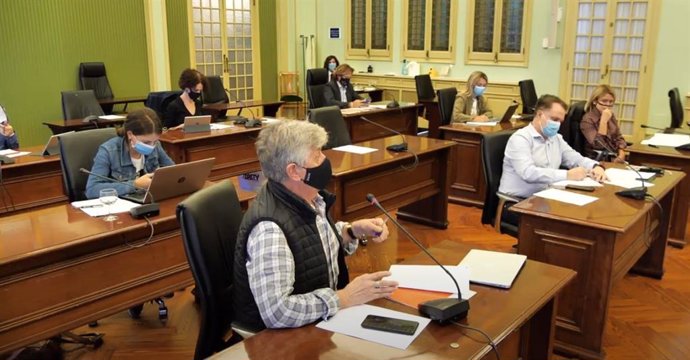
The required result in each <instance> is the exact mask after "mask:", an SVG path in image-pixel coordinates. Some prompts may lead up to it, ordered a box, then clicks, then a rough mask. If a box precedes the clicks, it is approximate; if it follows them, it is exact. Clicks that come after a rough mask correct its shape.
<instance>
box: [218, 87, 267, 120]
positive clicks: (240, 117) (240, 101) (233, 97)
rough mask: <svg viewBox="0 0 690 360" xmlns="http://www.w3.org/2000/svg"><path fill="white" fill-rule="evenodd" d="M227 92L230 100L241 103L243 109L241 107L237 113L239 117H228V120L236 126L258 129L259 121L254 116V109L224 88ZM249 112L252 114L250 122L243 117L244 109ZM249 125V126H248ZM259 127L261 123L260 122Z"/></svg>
mask: <svg viewBox="0 0 690 360" xmlns="http://www.w3.org/2000/svg"><path fill="white" fill-rule="evenodd" d="M223 90H225V92H226V93H227V94H228V96H229V97H230V98H232V99H233V100H234V101H235V102H236V103H239V104H240V105H241V106H242V107H240V111H238V112H237V115H234V116H228V119H230V120H231V121H232V122H233V123H234V124H235V125H245V126H246V127H256V126H257V125H256V124H257V120H256V114H254V111H253V110H252V108H250V107H247V104H245V103H244V101H242V100H240V99H238V98H237V97H236V96H235V95H234V94H233V93H232V92H231V91H230V90H228V89H226V88H223ZM245 108H246V109H247V110H249V113H250V114H252V119H251V120H249V119H247V118H246V117H244V116H241V115H240V114H242V110H244V109H245ZM247 123H249V124H247ZM258 123H259V126H260V124H261V122H260V121H259V122H258Z"/></svg>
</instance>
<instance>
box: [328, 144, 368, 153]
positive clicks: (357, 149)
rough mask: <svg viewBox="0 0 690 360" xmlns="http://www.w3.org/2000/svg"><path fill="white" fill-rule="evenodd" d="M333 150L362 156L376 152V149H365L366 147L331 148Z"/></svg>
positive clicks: (346, 146) (345, 146) (344, 146)
mask: <svg viewBox="0 0 690 360" xmlns="http://www.w3.org/2000/svg"><path fill="white" fill-rule="evenodd" d="M333 150H336V151H343V152H348V153H352V154H360V155H363V154H368V153H371V152H374V151H377V150H378V149H376V148H370V147H366V146H357V145H343V146H338V147H335V148H333Z"/></svg>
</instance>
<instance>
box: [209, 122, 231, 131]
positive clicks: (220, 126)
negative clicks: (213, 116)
mask: <svg viewBox="0 0 690 360" xmlns="http://www.w3.org/2000/svg"><path fill="white" fill-rule="evenodd" d="M231 127H233V126H232V125H228V124H219V123H212V124H211V130H223V129H229V128H231Z"/></svg>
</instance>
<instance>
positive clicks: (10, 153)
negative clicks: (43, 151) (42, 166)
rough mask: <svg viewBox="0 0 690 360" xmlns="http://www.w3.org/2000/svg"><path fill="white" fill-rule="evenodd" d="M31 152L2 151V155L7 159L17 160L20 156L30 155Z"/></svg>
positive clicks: (0, 152)
mask: <svg viewBox="0 0 690 360" xmlns="http://www.w3.org/2000/svg"><path fill="white" fill-rule="evenodd" d="M29 154H31V151H17V150H12V149H5V150H0V155H5V156H7V157H11V158H16V157H19V156H24V155H29Z"/></svg>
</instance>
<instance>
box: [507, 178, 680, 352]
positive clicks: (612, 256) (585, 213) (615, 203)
mask: <svg viewBox="0 0 690 360" xmlns="http://www.w3.org/2000/svg"><path fill="white" fill-rule="evenodd" d="M609 166H613V165H609ZM684 177H685V174H683V173H682V172H677V171H673V172H667V173H666V175H664V176H662V177H658V178H656V179H655V180H654V186H653V187H650V188H649V193H650V194H652V195H654V196H655V197H656V198H657V199H658V200H659V202H660V204H661V206H662V207H663V209H664V214H661V213H660V211H659V209H658V208H657V207H656V205H655V204H654V203H652V202H650V201H639V200H633V199H627V198H623V197H619V196H617V195H615V194H614V193H615V192H616V191H618V190H620V189H621V188H619V187H614V186H610V185H607V186H604V187H602V188H598V189H597V190H595V191H594V192H593V193H591V195H592V196H596V197H598V198H599V200H597V201H595V202H592V203H590V204H587V205H585V206H582V207H580V206H575V205H570V204H566V203H562V202H558V201H554V200H547V199H543V198H538V197H531V198H529V199H527V200H524V201H522V202H520V203H518V204H516V205H514V206H513V207H512V208H511V209H512V210H513V211H516V212H518V213H519V214H520V215H521V217H520V229H519V242H518V252H519V253H520V254H524V255H527V257H528V258H530V259H533V260H537V261H543V262H547V263H550V264H554V265H558V266H563V267H567V268H571V269H573V270H575V271H577V277H576V278H575V280H574V281H573V282H572V283H570V284H569V285H568V286H567V287H566V288H565V289H564V290H563V292H562V293H561V295H560V299H559V304H558V315H557V320H556V342H555V350H556V351H557V352H559V353H563V354H566V355H569V356H570V355H574V356H576V357H578V358H582V359H603V358H605V354H604V350H603V336H604V328H605V325H606V314H607V312H608V304H609V293H610V292H611V288H612V286H613V284H614V283H615V282H616V281H618V280H619V279H621V278H622V277H623V276H625V274H627V273H628V271H629V270H630V271H634V272H636V273H639V274H642V275H645V276H651V277H655V278H661V277H662V275H663V273H664V267H663V266H664V254H665V251H666V239H667V236H668V229H669V223H668V220H669V217H668V212H669V211H670V209H671V208H672V202H673V196H674V190H675V189H676V187H677V185H678V184H680V183H681V181H682V179H683V178H684ZM587 194H588V195H590V193H587Z"/></svg>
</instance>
